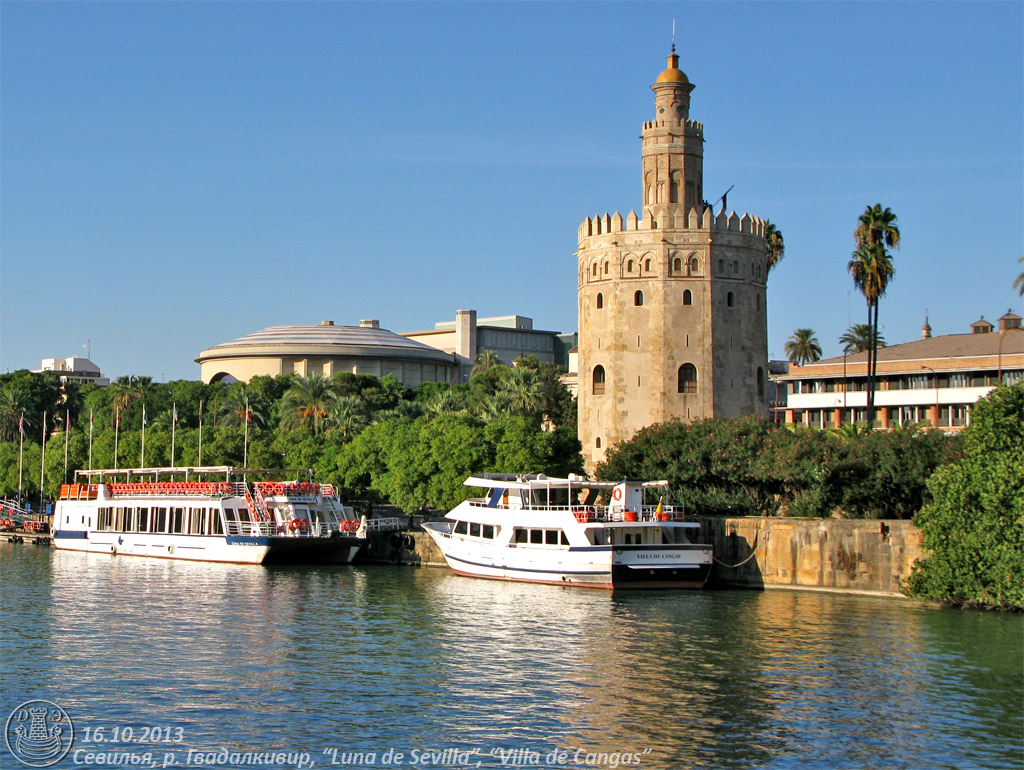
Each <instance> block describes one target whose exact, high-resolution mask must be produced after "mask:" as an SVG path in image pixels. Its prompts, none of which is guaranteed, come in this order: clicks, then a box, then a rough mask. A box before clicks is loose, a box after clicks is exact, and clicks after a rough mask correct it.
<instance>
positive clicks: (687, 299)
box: [683, 289, 693, 305]
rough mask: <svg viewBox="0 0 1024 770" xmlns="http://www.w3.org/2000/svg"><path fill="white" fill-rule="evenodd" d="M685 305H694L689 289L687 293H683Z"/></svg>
mask: <svg viewBox="0 0 1024 770" xmlns="http://www.w3.org/2000/svg"><path fill="white" fill-rule="evenodd" d="M683 304H684V305H692V304H693V294H691V293H690V290H689V289H687V290H686V291H684V292H683Z"/></svg>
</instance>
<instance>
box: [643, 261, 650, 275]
mask: <svg viewBox="0 0 1024 770" xmlns="http://www.w3.org/2000/svg"><path fill="white" fill-rule="evenodd" d="M644 270H646V271H647V272H650V271H651V260H649V259H645V260H644Z"/></svg>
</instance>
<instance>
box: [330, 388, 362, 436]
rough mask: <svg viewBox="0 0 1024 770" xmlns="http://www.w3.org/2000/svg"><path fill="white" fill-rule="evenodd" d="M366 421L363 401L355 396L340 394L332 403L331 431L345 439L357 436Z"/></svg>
mask: <svg viewBox="0 0 1024 770" xmlns="http://www.w3.org/2000/svg"><path fill="white" fill-rule="evenodd" d="M366 422H367V420H366V410H365V409H364V408H363V402H362V401H360V400H359V399H358V398H356V397H355V396H339V397H338V398H337V399H335V401H334V403H333V404H332V405H331V415H330V428H329V431H330V432H332V433H337V434H338V435H339V436H341V437H342V439H343V440H345V441H348V440H350V439H352V438H355V436H356V434H358V433H359V431H361V430H362V429H363V428H365V427H366Z"/></svg>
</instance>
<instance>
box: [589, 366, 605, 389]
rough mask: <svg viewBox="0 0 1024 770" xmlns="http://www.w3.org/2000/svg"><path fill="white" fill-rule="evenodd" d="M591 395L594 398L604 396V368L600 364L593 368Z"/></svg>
mask: <svg viewBox="0 0 1024 770" xmlns="http://www.w3.org/2000/svg"><path fill="white" fill-rule="evenodd" d="M592 393H593V394H594V395H595V396H603V395H604V367H603V366H601V365H600V364H598V365H597V366H595V367H594V387H593V390H592Z"/></svg>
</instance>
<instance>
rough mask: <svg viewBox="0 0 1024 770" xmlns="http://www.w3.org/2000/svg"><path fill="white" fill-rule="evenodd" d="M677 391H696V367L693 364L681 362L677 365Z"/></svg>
mask: <svg viewBox="0 0 1024 770" xmlns="http://www.w3.org/2000/svg"><path fill="white" fill-rule="evenodd" d="M679 392H680V393H696V392H697V367H696V366H694V365H693V364H683V365H682V366H680V367H679Z"/></svg>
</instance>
